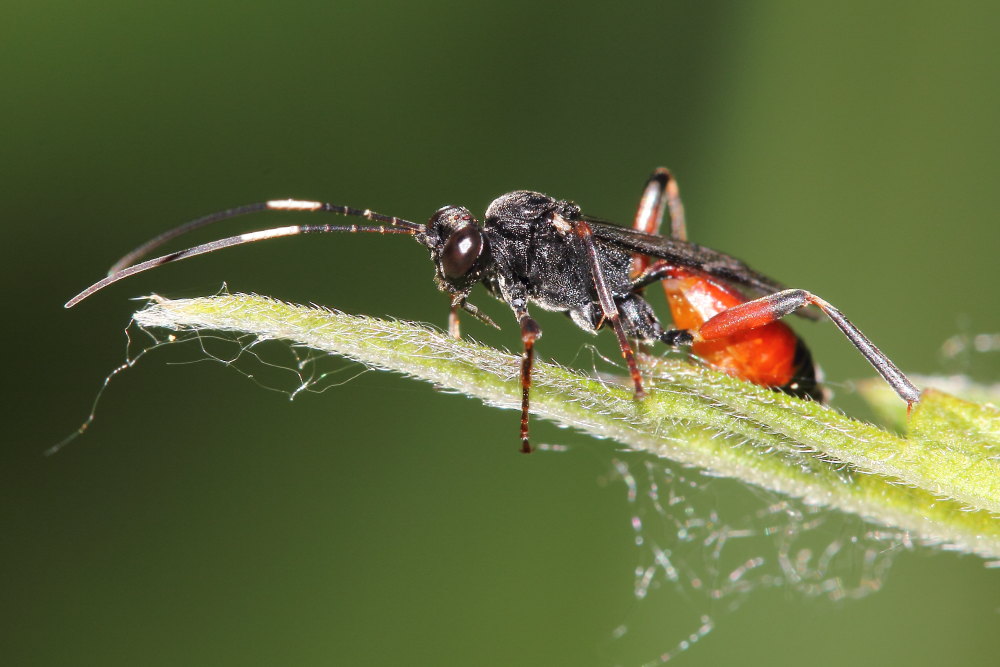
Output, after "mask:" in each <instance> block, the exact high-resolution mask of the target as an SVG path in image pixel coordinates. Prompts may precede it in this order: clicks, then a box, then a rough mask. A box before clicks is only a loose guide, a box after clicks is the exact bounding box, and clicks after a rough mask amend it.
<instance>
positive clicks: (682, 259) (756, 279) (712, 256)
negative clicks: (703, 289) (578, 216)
mask: <svg viewBox="0 0 1000 667" xmlns="http://www.w3.org/2000/svg"><path fill="white" fill-rule="evenodd" d="M585 219H586V220H587V222H588V224H590V226H591V229H592V230H593V235H594V239H595V241H596V242H597V243H598V244H600V243H611V244H614V245H616V246H617V247H620V248H625V249H627V250H630V251H631V252H637V253H641V254H643V255H647V256H649V257H655V258H657V259H663V260H666V261H668V262H670V263H671V264H676V265H678V266H683V267H687V268H690V269H697V270H699V271H704V272H705V273H708V274H710V275H712V276H714V277H716V278H720V279H721V280H725V281H726V282H730V283H733V284H735V285H741V286H743V287H747V288H749V289H750V291H751V292H754V293H756V294H773V293H774V292H780V291H781V290H783V289H786V288H785V286H784V285H782V284H781V283H779V282H778V281H776V280H774V279H772V278H768V277H767V276H765V275H763V274H760V273H757V272H756V271H754V270H753V269H751V268H750V267H749V266H747V265H746V264H745V263H744V262H742V261H741V260H738V259H736V258H735V257H732V256H730V255H727V254H725V253H722V252H719V251H718V250H712V249H711V248H706V247H705V246H700V245H698V244H696V243H690V242H688V241H678V240H675V239H670V238H667V237H665V236H658V235H655V234H646V233H644V232H639V231H636V230H634V229H629V228H626V227H619V226H618V225H614V224H612V223H609V222H604V221H602V220H595V219H593V218H589V217H585ZM798 314H800V315H801V316H803V317H806V318H809V319H816V318H817V316H816V314H815V313H812V312H810V311H799V313H798Z"/></svg>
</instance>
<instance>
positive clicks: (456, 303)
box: [66, 169, 920, 453]
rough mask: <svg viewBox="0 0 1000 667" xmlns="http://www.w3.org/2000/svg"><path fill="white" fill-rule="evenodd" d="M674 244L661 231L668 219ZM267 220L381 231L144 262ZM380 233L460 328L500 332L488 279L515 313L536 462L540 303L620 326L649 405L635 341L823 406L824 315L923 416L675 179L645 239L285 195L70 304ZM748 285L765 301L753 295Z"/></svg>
mask: <svg viewBox="0 0 1000 667" xmlns="http://www.w3.org/2000/svg"><path fill="white" fill-rule="evenodd" d="M665 210H669V211H670V229H671V231H670V234H669V236H661V235H659V233H658V232H659V227H660V225H661V223H662V220H663V216H664V211H665ZM261 211H286V212H288V211H297V212H314V213H334V214H337V215H343V216H350V217H357V218H363V219H365V220H367V221H368V222H370V223H376V224H370V225H359V224H351V225H290V226H284V227H274V228H271V229H264V230H260V231H254V232H248V233H245V234H240V235H237V236H231V237H228V238H224V239H220V240H218V241H212V242H209V243H204V244H202V245H198V246H194V247H193V248H188V249H186V250H180V251H176V252H172V253H169V254H167V255H163V256H160V257H157V258H155V259H150V260H146V261H139V260H140V259H141V258H142V257H144V256H146V255H148V254H149V253H150V252H151V251H152V250H154V249H155V248H158V247H159V246H161V245H163V244H164V243H166V242H168V241H171V240H173V239H174V238H176V237H178V236H180V235H182V234H185V233H187V232H190V231H193V230H195V229H198V228H201V227H204V226H206V225H209V224H211V223H214V222H219V221H221V220H227V219H229V218H235V217H237V216H241V215H246V214H250V213H256V212H261ZM331 232H351V233H354V232H372V233H378V234H403V235H408V236H412V237H413V238H414V239H416V241H417V242H418V243H420V244H421V245H423V246H425V247H426V248H427V249H428V250H430V255H431V260H432V261H433V263H434V269H435V276H434V279H435V282H436V283H437V286H438V289H440V290H441V291H443V292H446V293H447V294H449V295H450V297H451V311H450V314H449V318H448V329H449V331H450V332H451V334H452V335H454V336H455V337H458V336H459V321H458V313H459V311H460V310H462V311H465V312H467V313H469V314H471V315H472V316H473V317H476V318H477V319H479V320H481V321H483V322H485V323H487V324H490V325H492V326H496V324H494V323H493V322H492V321H491V320H490V319H489V318H488V317H486V316H485V315H484V314H482V313H480V312H479V309H478V308H476V307H475V306H474V305H473V304H472V303H470V302H469V301H468V297H469V294H470V292H471V291H472V288H473V287H474V286H475V285H477V284H479V283H482V284H483V285H484V286H485V287H486V289H487V291H488V292H490V294H492V295H493V296H494V297H496V298H497V299H499V300H501V301H503V302H504V303H506V304H507V305H508V306H510V308H511V309H512V310H513V311H514V316H515V318H516V319H517V322H518V325H519V326H520V330H521V341H522V343H523V346H524V347H523V353H522V357H521V431H520V434H521V451H523V452H526V453H527V452H530V451H531V445H530V443H529V439H528V414H529V408H530V389H531V369H532V365H533V362H534V355H535V343H536V341H537V340H538V338H539V337H541V335H542V330H541V327H539V325H538V323H537V322H536V321H535V319H534V318H533V317H532V316H531V315H530V314H529V313H528V305H529V304H535V305H537V306H539V307H540V308H542V309H545V310H553V311H558V312H563V313H566V314H567V315H569V317H570V318H572V320H573V322H575V323H576V324H577V326H579V327H580V328H581V329H583V330H585V331H589V332H592V333H596V332H597V331H598V330H600V329H602V328H605V327H610V328H611V329H612V330H613V331H614V333H615V336H616V337H617V339H618V345H619V348H620V349H621V353H622V356H623V357H624V358H625V363H626V365H627V366H628V370H629V374H630V375H631V378H632V383H633V386H634V388H635V396H636V398H637V399H640V398H642V397H644V396H645V390H644V389H643V381H642V376H641V373H640V371H639V366H638V364H637V363H636V358H635V353H634V351H633V348H632V343H631V342H630V341H637V342H638V343H639V344H649V343H653V342H655V341H662V342H663V343H665V344H667V345H669V346H671V347H682V346H689V347H691V349H692V351H693V352H694V353H695V354H696V355H697V356H699V357H701V358H702V359H703V360H704V361H705V362H706V363H707V364H708V365H710V366H713V367H716V368H719V369H721V370H723V371H726V372H728V373H730V374H732V375H736V376H738V377H741V378H744V379H746V380H749V381H751V382H755V383H757V384H761V385H765V386H768V387H772V388H774V389H776V390H780V391H785V392H787V393H790V394H793V395H797V396H803V397H812V398H815V399H821V398H822V393H821V391H820V389H819V387H818V384H817V381H816V371H815V368H814V366H813V363H812V358H811V356H810V354H809V352H808V350H807V349H806V347H805V345H804V344H803V342H802V340H801V339H800V338H798V336H796V335H795V334H794V333H792V331H791V329H790V328H788V326H787V325H785V324H784V323H782V322H780V321H779V320H780V319H781V318H783V317H784V316H786V315H789V314H791V313H794V312H797V313H798V314H800V315H804V316H806V317H813V316H812V314H811V313H809V311H802V309H803V308H804V307H806V306H816V307H818V308H819V309H820V310H822V312H823V313H825V314H826V315H827V317H829V318H830V319H831V320H833V322H834V324H836V325H837V327H838V328H840V330H841V331H842V332H843V333H844V335H846V336H847V338H848V339H849V340H850V341H851V343H853V344H854V346H855V347H857V349H858V350H859V351H860V352H861V354H862V355H864V357H865V358H866V359H867V360H868V361H869V362H871V364H872V366H874V367H875V370H877V371H878V372H879V374H880V375H881V376H882V377H883V378H884V379H885V381H886V382H887V383H888V384H889V385H890V386H891V387H892V388H893V389H894V390H895V391H896V393H897V394H898V395H899V397H900V398H901V399H903V400H904V401H906V403H907V406H908V407H912V406H913V404H914V403H916V402H917V401H918V400H919V398H920V390H919V389H917V387H916V386H914V385H913V383H912V382H910V380H909V379H908V378H907V377H906V376H905V375H904V374H903V373H902V372H901V371H900V370H899V369H898V368H896V366H895V364H893V363H892V361H890V360H889V358H888V357H886V356H885V355H884V354H883V353H882V352H881V351H880V350H879V349H878V348H877V347H875V345H874V344H873V343H872V342H871V341H870V340H868V338H867V337H866V336H865V335H864V334H863V333H861V331H860V330H859V329H858V328H857V327H856V326H854V325H853V324H851V322H850V321H849V320H848V319H847V318H846V317H844V316H843V314H841V312H840V311H839V310H837V309H836V308H834V307H833V306H831V305H830V304H829V303H827V302H826V301H824V300H823V299H820V298H819V297H817V296H815V295H813V294H810V293H809V292H806V291H805V290H799V289H786V288H785V287H784V286H783V285H781V284H780V283H778V282H776V281H774V280H772V279H771V278H768V277H766V276H764V275H761V274H759V273H757V272H756V271H754V270H753V269H751V268H750V267H749V266H747V265H746V264H744V263H743V262H742V261H740V260H738V259H736V258H735V257H732V256H730V255H727V254H725V253H722V252H719V251H717V250H712V249H711V248H706V247H704V246H700V245H697V244H695V243H691V242H690V241H688V240H687V232H686V227H685V221H684V208H683V205H682V204H681V200H680V194H679V191H678V188H677V184H676V181H675V180H674V179H673V177H672V176H671V174H670V172H669V171H667V170H666V169H658V170H656V171H655V172H654V173H653V175H652V176H651V177H650V179H649V180H648V182H647V184H646V187H645V189H644V191H643V196H642V199H641V200H640V203H639V208H638V212H637V213H636V217H635V223H634V225H633V228H632V229H628V228H625V227H620V226H617V225H614V224H612V223H609V222H606V221H603V220H599V219H597V218H593V217H590V216H588V215H584V214H583V213H582V212H581V210H580V207H579V206H577V205H576V204H574V203H573V202H570V201H563V200H558V199H555V198H553V197H549V196H548V195H543V194H541V193H538V192H531V191H528V190H519V191H516V192H510V193H507V194H505V195H501V196H500V197H498V198H497V199H495V200H494V201H493V203H492V204H490V206H489V208H487V210H486V216H485V218H484V220H483V222H482V223H480V222H479V221H478V220H476V219H475V218H474V217H473V216H472V214H471V213H470V212H469V210H468V209H466V208H464V207H462V206H444V207H442V208H440V209H438V210H437V211H436V212H435V213H434V214H433V215H432V216H431V217H430V219H429V220H428V221H427V223H426V224H418V223H415V222H410V221H409V220H403V219H401V218H397V217H393V216H387V215H381V214H379V213H375V212H374V211H371V210H369V209H363V210H362V209H357V208H352V207H349V206H339V205H334V204H328V203H325V202H318V201H302V200H296V199H282V200H272V201H266V202H260V203H256V204H249V205H246V206H240V207H237V208H233V209H228V210H225V211H220V212H218V213H213V214H211V215H207V216H205V217H202V218H198V219H196V220H192V221H190V222H187V223H185V224H183V225H180V226H179V227H175V228H174V229H171V230H169V231H167V232H164V233H163V234H160V235H159V236H156V237H155V238H153V239H151V240H149V241H147V242H146V243H144V244H142V245H141V246H139V247H138V248H136V249H135V250H133V251H132V252H130V253H128V254H127V255H125V256H124V257H122V258H121V259H120V260H118V262H116V263H115V264H114V266H112V268H111V270H110V271H109V274H108V276H107V277H106V278H104V279H103V280H101V281H99V282H97V283H95V284H93V285H91V286H90V287H88V288H87V289H85V290H84V291H82V292H80V293H79V294H78V295H76V296H75V297H73V298H72V299H70V300H69V301H68V302H67V303H66V307H67V308H70V307H72V306H74V305H76V304H77V303H79V302H80V301H82V300H83V299H86V298H87V297H88V296H90V295H91V294H93V293H94V292H97V291H98V290H100V289H103V288H104V287H106V286H108V285H110V284H111V283H114V282H117V281H119V280H121V279H123V278H127V277H128V276H131V275H133V274H135V273H139V272H141V271H146V270H148V269H152V268H155V267H157V266H161V265H163V264H166V263H169V262H174V261H177V260H181V259H186V258H188V257H194V256H195V255H202V254H205V253H208V252H212V251H215V250H221V249H222V248H228V247H230V246H236V245H243V244H246V243H254V242H256V241H263V240H266V239H274V238H281V237H285V236H296V235H299V234H314V233H321V234H325V233H331ZM656 282H660V283H662V284H663V286H664V289H665V291H666V294H667V300H668V303H669V305H670V310H671V314H672V316H673V319H674V325H675V327H676V328H672V329H664V328H663V326H662V325H661V324H660V322H659V320H658V319H657V318H656V315H655V314H654V313H653V310H652V308H651V307H650V305H649V304H648V303H647V302H646V300H645V299H644V298H643V296H642V292H643V290H644V288H646V287H648V286H649V285H651V284H653V283H656ZM740 289H743V290H747V291H748V292H749V293H752V294H757V295H761V296H757V297H756V298H752V299H751V298H748V297H747V296H745V295H744V293H743V292H742V291H740Z"/></svg>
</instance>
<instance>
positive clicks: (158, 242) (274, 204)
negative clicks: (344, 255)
mask: <svg viewBox="0 0 1000 667" xmlns="http://www.w3.org/2000/svg"><path fill="white" fill-rule="evenodd" d="M262 211H294V212H300V213H335V214H337V215H348V216H355V217H359V218H365V219H366V220H370V221H372V222H382V223H385V224H388V225H392V226H393V227H399V228H401V229H413V230H420V229H423V225H418V224H417V223H415V222H410V221H409V220H403V219H402V218H397V217H395V216H390V215H382V214H381V213H375V212H374V211H372V210H370V209H367V208H366V209H358V208H351V207H350V206H338V205H336V204H328V203H326V202H320V201H308V200H303V199H272V200H270V201H265V202H257V203H255V204H245V205H243V206H237V207H235V208H229V209H226V210H225V211H218V212H216V213H210V214H208V215H205V216H202V217H200V218H196V219H195V220H191V221H189V222H185V223H184V224H183V225H178V226H177V227H174V228H173V229H169V230H167V231H165V232H163V233H162V234H159V235H158V236H154V237H153V238H151V239H150V240H148V241H146V242H145V243H143V244H142V245H140V246H138V247H137V248H135V249H134V250H132V251H131V252H129V253H128V254H126V255H125V256H123V257H122V258H121V259H119V260H118V261H117V262H115V263H114V265H112V267H111V268H110V269H108V277H109V278H110V277H111V276H113V275H115V274H117V273H119V272H120V271H122V270H123V269H125V268H127V267H129V266H132V265H133V264H135V263H136V262H137V261H138V260H139V259H141V258H142V257H145V256H146V255H148V254H149V253H150V252H152V251H153V250H155V249H156V248H158V247H160V246H162V245H163V244H164V243H166V242H168V241H172V240H173V239H175V238H177V237H178V236H181V235H183V234H187V233H188V232H193V231H194V230H196V229H201V228H202V227H205V226H207V225H210V224H212V223H213V222H221V221H223V220H229V219H231V218H237V217H240V216H243V215H249V214H251V213H260V212H262Z"/></svg>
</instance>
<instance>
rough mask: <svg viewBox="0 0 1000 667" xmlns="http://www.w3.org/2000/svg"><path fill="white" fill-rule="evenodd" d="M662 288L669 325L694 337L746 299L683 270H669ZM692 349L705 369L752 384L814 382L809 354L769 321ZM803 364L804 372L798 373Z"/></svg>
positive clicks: (785, 328) (791, 334)
mask: <svg viewBox="0 0 1000 667" xmlns="http://www.w3.org/2000/svg"><path fill="white" fill-rule="evenodd" d="M663 289H664V291H665V292H666V294H667V302H668V304H669V305H670V312H671V315H672V317H673V321H674V326H675V327H676V328H678V329H689V330H691V331H692V332H697V331H698V329H699V327H701V325H702V324H704V323H705V322H706V321H707V320H709V319H711V318H712V317H713V316H715V315H717V314H719V313H721V312H722V311H724V310H728V309H729V308H732V307H733V306H738V305H740V304H741V303H745V302H746V297H745V296H743V294H741V293H740V292H738V291H737V290H736V289H734V288H732V287H729V286H728V285H726V284H724V283H721V282H719V281H717V280H715V279H714V278H712V277H711V276H709V275H707V274H704V273H700V272H697V271H692V270H689V269H684V268H675V269H673V270H672V271H671V277H670V278H667V279H665V280H664V281H663ZM691 349H692V352H694V354H695V355H697V356H698V357H700V358H701V359H703V360H704V361H705V363H707V364H708V365H709V366H712V367H713V368H716V369H718V370H721V371H724V372H726V373H729V374H730V375H735V376H737V377H740V378H743V379H744V380H748V381H750V382H753V383H755V384H760V385H764V386H767V387H777V388H783V389H786V390H789V389H792V390H796V389H798V387H796V386H795V385H797V383H796V382H795V380H796V377H797V376H802V375H803V372H804V371H805V373H807V374H808V376H809V377H808V380H811V381H812V383H814V378H813V377H812V375H813V369H812V368H811V365H812V363H811V359H804V358H803V354H805V355H808V352H806V351H805V348H804V346H803V345H802V343H801V341H799V338H798V336H796V335H795V333H794V332H792V330H791V329H790V328H789V327H788V326H787V325H785V324H784V323H782V322H771V323H770V324H765V325H764V326H761V327H757V328H755V329H750V330H748V331H741V332H739V333H736V334H732V335H727V336H724V337H722V338H719V339H716V340H705V341H696V342H695V343H693V344H692V346H691ZM804 365H808V366H809V367H808V368H803V366H804ZM802 379H803V380H805V379H807V378H802ZM803 384H806V383H803ZM789 393H800V392H799V391H790V392H789ZM804 393H808V394H811V393H812V392H811V391H806V392H804Z"/></svg>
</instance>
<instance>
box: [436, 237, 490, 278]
mask: <svg viewBox="0 0 1000 667" xmlns="http://www.w3.org/2000/svg"><path fill="white" fill-rule="evenodd" d="M482 252H483V235H482V234H480V233H479V229H478V228H477V227H476V226H475V225H465V226H464V227H460V228H459V229H457V230H456V231H455V232H454V233H453V234H452V235H451V236H450V237H449V238H448V241H447V243H445V244H444V249H443V250H442V251H441V271H442V272H443V273H444V275H445V277H446V278H461V277H462V276H464V275H465V274H467V273H468V272H469V270H470V269H471V268H472V265H473V264H475V263H476V260H477V259H479V255H480V254H482Z"/></svg>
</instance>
